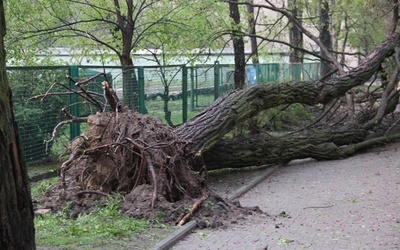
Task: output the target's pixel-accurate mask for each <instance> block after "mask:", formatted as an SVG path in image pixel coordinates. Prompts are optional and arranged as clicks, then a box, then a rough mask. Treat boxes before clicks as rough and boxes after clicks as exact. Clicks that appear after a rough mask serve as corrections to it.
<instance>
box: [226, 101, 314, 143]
mask: <svg viewBox="0 0 400 250" xmlns="http://www.w3.org/2000/svg"><path fill="white" fill-rule="evenodd" d="M312 119H313V116H312V114H311V113H310V112H309V111H308V110H307V108H306V107H305V106H303V105H301V104H292V105H290V106H285V107H276V108H271V109H269V110H267V111H263V112H261V113H260V114H259V115H258V116H255V117H253V118H252V119H251V120H249V121H248V122H247V123H245V124H241V125H240V126H238V127H236V128H235V130H234V131H233V135H234V136H237V135H241V136H246V135H247V134H248V133H249V132H251V131H257V132H259V131H261V132H267V133H271V132H272V133H273V132H284V131H292V130H295V129H299V128H301V127H304V126H306V125H307V124H308V123H309V122H311V121H312Z"/></svg>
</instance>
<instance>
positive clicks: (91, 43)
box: [7, 0, 222, 108]
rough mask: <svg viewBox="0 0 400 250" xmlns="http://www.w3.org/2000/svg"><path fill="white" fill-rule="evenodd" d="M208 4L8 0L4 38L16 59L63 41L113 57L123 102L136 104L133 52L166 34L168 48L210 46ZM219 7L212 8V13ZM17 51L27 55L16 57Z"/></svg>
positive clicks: (78, 51)
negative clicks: (120, 75) (119, 72)
mask: <svg viewBox="0 0 400 250" xmlns="http://www.w3.org/2000/svg"><path fill="white" fill-rule="evenodd" d="M27 4H29V8H27V6H26V5H27ZM207 5H210V4H209V1H202V2H201V3H200V2H199V3H197V2H193V3H191V2H187V1H180V0H176V1H172V2H171V1H165V0H140V1H134V0H127V1H120V0H115V1H114V0H107V1H99V0H96V1H84V0H56V1H54V0H34V1H30V2H29V3H26V2H25V1H21V0H10V1H8V8H7V14H8V16H9V17H10V20H12V21H13V22H12V27H11V29H10V33H11V37H10V39H9V44H10V47H11V46H12V48H13V49H12V52H13V56H14V58H16V59H15V60H16V61H18V58H20V59H21V60H25V58H26V57H32V56H34V55H33V54H34V53H36V52H37V51H40V49H42V50H46V49H47V48H49V47H56V46H68V47H69V49H71V54H75V55H85V56H88V57H93V58H97V59H98V58H101V59H102V60H103V61H109V60H110V59H115V57H116V58H117V59H118V60H119V62H120V65H121V66H122V67H123V89H124V91H123V95H124V96H123V102H124V105H126V106H128V107H130V108H132V107H135V106H137V104H138V96H137V92H138V91H137V88H138V84H137V77H136V74H135V69H134V67H133V66H134V65H133V64H134V63H133V62H134V61H133V59H134V58H133V53H134V52H135V51H138V50H140V49H147V48H151V44H154V42H155V41H158V40H159V38H160V37H161V38H167V39H170V40H169V41H168V40H163V41H162V42H163V43H165V44H167V43H169V44H173V46H168V47H166V48H167V49H168V52H169V53H171V54H172V53H174V52H176V54H182V51H183V53H185V54H188V51H189V52H191V51H192V50H193V49H200V50H204V48H213V45H212V42H215V41H216V40H218V39H215V38H213V34H214V32H215V30H214V29H212V28H211V29H209V28H208V27H210V24H213V22H212V21H211V20H210V19H211V16H208V17H206V18H204V17H205V16H206V13H205V10H207V8H206V7H205V6H207ZM220 5H221V4H220ZM166 6H168V7H166ZM220 10H222V9H221V8H214V9H213V11H214V12H215V13H218V12H219V11H220ZM199 14H201V15H199ZM218 16H219V15H218ZM200 17H202V18H200ZM194 27H195V28H196V29H194ZM205 27H207V29H206V28H205ZM171 34H173V35H174V36H173V37H172V35H171ZM171 37H172V38H171ZM171 39H172V40H171ZM178 44H179V46H177V45H178ZM21 51H23V52H24V53H25V52H26V53H28V54H27V56H26V57H25V56H24V57H21V55H24V53H21ZM96 51H97V52H98V53H95V52H96ZM47 53H51V51H49V50H47Z"/></svg>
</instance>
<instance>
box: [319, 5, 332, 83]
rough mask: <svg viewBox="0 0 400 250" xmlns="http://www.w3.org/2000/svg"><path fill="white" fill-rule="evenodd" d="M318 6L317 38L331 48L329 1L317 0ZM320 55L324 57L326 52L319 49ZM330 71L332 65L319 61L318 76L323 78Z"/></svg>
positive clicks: (327, 47)
mask: <svg viewBox="0 0 400 250" xmlns="http://www.w3.org/2000/svg"><path fill="white" fill-rule="evenodd" d="M319 6H320V7H319V8H320V20H319V25H320V30H319V40H320V41H321V43H322V44H323V45H324V46H325V48H326V49H327V50H332V37H331V34H330V31H329V28H330V23H331V22H330V17H329V14H330V13H329V2H328V0H319ZM321 56H322V57H326V54H325V52H324V51H323V50H321ZM331 71H332V66H331V64H330V63H329V62H327V61H321V67H320V76H321V77H322V78H324V77H325V76H327V75H329V73H330V72H331Z"/></svg>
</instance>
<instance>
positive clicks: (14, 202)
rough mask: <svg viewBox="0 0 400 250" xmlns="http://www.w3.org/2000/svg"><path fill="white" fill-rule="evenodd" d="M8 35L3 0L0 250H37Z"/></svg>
mask: <svg viewBox="0 0 400 250" xmlns="http://www.w3.org/2000/svg"><path fill="white" fill-rule="evenodd" d="M5 34H6V26H5V16H4V5H3V0H0V249H35V230H34V225H33V207H32V199H31V194H30V188H29V181H28V174H27V169H26V163H25V160H24V156H23V153H22V151H21V148H22V147H21V145H20V142H19V135H18V129H17V125H16V123H15V122H14V114H13V109H12V101H11V90H10V87H9V86H8V81H7V76H6V65H5V56H6V55H5V53H6V52H5V49H4V42H3V41H4V39H3V38H4V36H5Z"/></svg>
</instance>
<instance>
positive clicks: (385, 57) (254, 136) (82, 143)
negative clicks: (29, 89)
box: [42, 33, 400, 224]
mask: <svg viewBox="0 0 400 250" xmlns="http://www.w3.org/2000/svg"><path fill="white" fill-rule="evenodd" d="M399 38H400V33H396V34H393V35H392V36H391V37H390V38H388V39H387V40H386V41H384V42H382V43H381V44H380V45H379V46H377V47H376V49H375V50H373V51H372V53H371V54H370V55H369V56H368V57H366V58H365V59H364V61H363V62H362V63H360V64H359V66H358V67H356V68H354V69H352V70H349V71H347V72H345V73H344V74H340V75H338V76H335V77H331V78H330V79H328V80H325V81H324V80H319V81H314V82H291V83H281V84H265V85H260V86H254V87H251V88H248V89H245V90H237V91H233V92H231V93H230V94H228V95H227V96H224V97H221V98H220V99H218V100H217V101H216V102H215V103H214V104H213V105H211V106H210V107H209V108H207V109H205V110H204V111H202V112H201V113H200V114H198V115H197V116H196V117H194V118H193V119H191V120H190V121H188V122H187V123H185V124H182V125H181V126H179V127H177V128H175V129H172V128H169V127H167V126H166V125H164V124H163V123H162V122H161V121H159V120H157V119H155V118H153V117H150V116H147V115H142V114H139V113H137V112H136V111H134V110H129V109H126V108H124V107H122V106H121V105H120V103H119V102H118V100H117V97H116V95H115V94H114V92H113V90H112V89H111V87H110V86H109V84H108V83H107V82H104V83H103V90H104V97H105V99H106V100H107V103H108V104H109V106H110V109H109V110H108V111H106V110H105V109H104V105H103V104H101V103H100V102H99V101H98V100H96V98H95V97H93V95H92V94H93V93H90V92H88V91H86V90H85V88H84V86H85V85H86V84H88V83H89V82H90V81H89V80H90V79H89V80H86V81H83V82H77V83H76V85H77V87H78V89H77V90H71V91H73V92H75V94H78V95H80V96H81V97H82V98H84V99H85V100H86V101H87V102H89V103H92V104H93V105H94V106H96V107H97V108H98V112H97V113H96V114H94V115H90V116H89V117H87V118H77V117H73V116H71V115H70V114H69V113H68V111H66V110H64V112H65V114H66V115H67V116H68V117H69V118H70V119H71V120H70V121H66V122H64V123H68V122H71V121H78V122H82V121H84V122H87V123H88V125H89V128H88V130H87V131H86V132H84V133H83V134H82V135H81V136H79V137H77V138H76V139H75V140H73V141H71V143H70V145H69V149H70V152H71V153H70V157H69V159H68V160H67V161H65V162H64V163H63V164H62V171H61V177H60V179H59V182H58V183H57V184H56V185H55V186H53V187H52V188H51V190H50V192H49V198H48V200H47V202H46V205H47V206H48V207H56V206H57V204H61V203H63V202H65V201H72V204H73V206H74V207H75V208H79V209H81V210H82V209H86V208H89V207H90V205H91V204H92V203H93V200H94V199H98V197H99V196H100V197H103V196H107V195H108V194H111V193H114V192H118V193H121V194H123V195H124V201H125V205H124V210H125V212H126V213H128V214H130V215H134V216H143V215H149V216H151V211H156V210H158V209H165V208H168V210H169V211H172V213H171V215H170V216H171V218H173V219H176V220H177V221H178V223H179V224H184V223H185V222H186V221H187V219H188V218H189V216H190V215H191V214H192V212H194V211H195V210H196V209H197V208H198V207H199V206H200V205H201V204H202V202H204V201H205V200H206V199H208V198H210V194H211V192H210V191H209V190H208V188H207V182H206V178H205V176H206V174H204V173H206V170H210V169H218V168H239V167H247V166H260V165H266V164H283V163H287V162H289V161H291V160H294V159H301V158H309V157H311V158H314V159H316V160H329V159H337V158H344V157H348V156H351V155H353V154H355V153H356V152H357V151H358V150H361V149H365V148H368V147H371V146H372V145H376V144H380V143H386V142H389V141H392V140H396V139H398V138H399V137H400V133H395V132H393V131H395V130H393V127H394V125H395V122H396V121H395V120H391V118H392V116H391V115H389V114H393V112H394V111H395V108H396V105H397V103H398V99H399V91H398V89H397V83H398V77H399V70H398V68H399V65H400V64H399V63H398V62H399V56H400V55H399V51H398V49H397V46H398V44H399ZM390 60H392V61H393V62H394V63H393V65H394V66H393V68H392V70H390V72H391V77H390V79H389V80H388V81H387V82H385V83H382V84H378V83H376V82H374V81H373V77H374V76H375V75H376V74H377V73H378V71H379V70H381V64H382V63H383V62H384V61H385V62H388V61H390ZM388 70H389V69H388ZM371 79H372V81H371V83H370V84H367V82H368V81H369V80H371ZM349 93H351V94H352V95H353V96H354V99H355V101H354V106H353V107H352V108H354V110H355V111H356V113H355V115H354V116H353V117H349V114H351V112H348V108H349V107H348V103H347V102H346V101H347V98H346V97H345V96H346V94H349ZM49 94H51V93H50V92H48V93H46V94H44V95H42V97H45V96H46V95H49ZM343 103H344V104H343ZM292 104H301V105H304V106H305V107H307V110H308V111H309V112H310V113H312V114H313V117H315V118H314V119H313V120H312V122H310V123H309V124H308V125H307V126H304V127H302V128H301V129H297V130H293V129H291V130H290V131H289V132H287V131H286V132H285V133H283V132H282V131H280V133H279V135H275V136H273V135H271V134H269V133H268V129H266V128H265V127H263V126H262V124H261V126H258V127H257V128H256V129H254V128H252V129H249V130H251V131H253V132H251V133H247V134H242V135H240V137H237V136H235V135H236V133H232V131H233V130H235V129H237V128H238V127H241V128H243V127H245V126H246V125H247V124H249V123H248V121H249V119H254V118H257V117H263V114H264V112H268V111H269V110H271V109H272V108H275V107H287V106H288V105H292ZM282 109H284V108H282ZM259 125H260V124H259ZM252 126H255V125H254V123H253V125H252ZM227 135H229V136H227ZM188 199H189V200H192V201H193V200H195V202H194V205H193V206H192V207H191V208H190V209H189V211H187V213H183V214H181V213H180V212H182V211H181V210H180V209H179V208H180V206H178V205H176V204H182V203H184V202H186V204H187V201H188ZM79 209H78V210H79ZM149 212H150V213H149Z"/></svg>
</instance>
